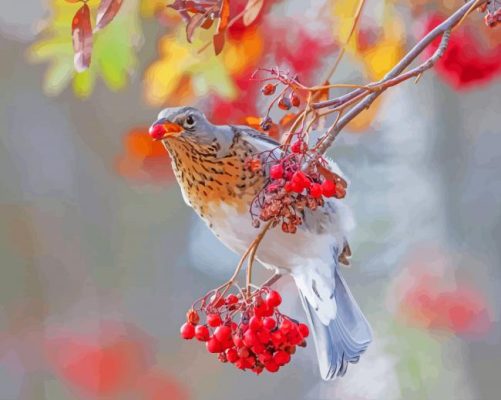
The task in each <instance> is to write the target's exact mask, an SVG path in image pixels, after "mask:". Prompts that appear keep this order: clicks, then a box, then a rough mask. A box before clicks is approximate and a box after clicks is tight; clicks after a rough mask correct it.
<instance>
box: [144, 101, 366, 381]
mask: <svg viewBox="0 0 501 400" xmlns="http://www.w3.org/2000/svg"><path fill="white" fill-rule="evenodd" d="M159 125H161V127H162V129H152V130H151V131H150V132H151V133H152V136H153V138H154V139H158V140H161V141H162V142H163V144H164V145H165V147H166V149H167V151H168V152H169V153H170V156H171V158H172V167H173V169H174V173H175V175H176V178H177V181H178V183H179V186H180V187H181V192H182V195H183V198H184V200H185V202H186V203H187V204H188V205H189V206H191V207H192V208H193V209H194V210H195V212H196V213H197V214H198V215H199V216H200V217H201V218H202V219H203V220H204V221H205V222H206V223H207V225H208V227H209V228H210V229H211V230H212V232H213V233H214V234H215V235H216V236H217V237H218V238H219V239H220V240H221V241H222V242H223V243H224V244H225V245H226V246H227V247H229V248H230V249H231V250H233V251H235V252H236V253H238V254H242V253H243V252H244V251H245V250H246V249H247V248H248V247H249V245H250V244H251V242H252V241H253V240H254V239H255V237H256V235H257V232H258V231H257V230H256V229H255V228H254V227H253V225H252V217H251V215H250V212H249V209H250V207H251V203H252V201H253V199H254V198H255V196H256V195H257V194H258V193H259V192H260V190H261V189H262V188H263V187H264V185H265V183H266V181H267V174H269V171H268V172H267V171H263V170H260V171H252V170H250V169H249V168H246V160H248V159H249V158H252V157H253V156H257V157H259V154H261V153H262V152H265V151H270V150H273V149H277V146H278V145H279V144H278V143H277V142H276V141H275V140H273V139H271V138H270V137H268V136H265V135H263V134H261V133H260V132H258V131H256V130H254V129H251V128H249V127H246V126H233V125H221V126H216V125H213V124H211V123H210V122H209V121H208V120H207V118H206V117H205V115H204V114H203V113H202V112H200V111H199V110H197V109H195V108H193V107H179V108H167V109H165V110H163V111H162V112H160V114H159V116H158V120H157V121H156V122H155V123H154V124H153V125H152V128H155V127H158V126H159ZM273 151H275V150H273ZM329 167H330V168H331V169H332V170H333V171H335V172H337V173H338V174H340V175H341V172H340V171H339V168H338V167H337V165H336V164H335V163H333V162H330V165H329ZM350 215H351V214H350V212H349V210H348V208H347V206H346V205H345V204H344V203H343V202H341V201H340V200H338V199H335V198H328V199H326V201H325V202H324V205H323V206H322V207H321V208H319V209H317V210H315V211H311V210H309V209H305V210H304V215H303V216H302V217H303V223H302V224H301V225H300V226H299V227H298V229H297V232H296V233H295V234H288V233H284V232H282V230H281V229H276V228H275V229H270V230H269V231H268V233H267V235H266V239H265V240H264V241H263V242H262V243H261V245H260V247H259V248H258V250H257V253H256V255H257V257H256V258H257V259H258V260H259V262H260V263H261V264H263V265H264V266H265V267H266V268H269V269H271V270H274V271H275V272H277V273H280V274H291V276H292V277H293V279H294V281H295V283H296V285H297V288H298V291H299V294H300V298H301V300H302V304H303V306H304V310H305V312H306V315H307V318H308V322H309V323H310V327H311V328H312V332H313V338H314V342H315V347H316V352H317V357H318V363H319V368H320V373H321V375H322V377H323V379H325V380H329V379H333V378H335V377H336V376H343V375H344V374H345V373H346V370H347V368H348V364H349V363H356V362H357V361H358V360H359V358H360V355H361V354H362V353H363V352H364V351H365V350H366V349H367V346H368V345H369V343H370V342H371V340H372V331H371V328H370V326H369V324H368V322H367V320H366V319H365V317H364V315H363V314H362V312H361V310H360V308H359V306H358V305H357V303H356V302H355V300H354V298H353V296H352V294H351V292H350V290H349V289H348V286H347V285H346V282H345V280H344V279H343V277H342V276H341V272H340V266H339V264H340V262H344V263H346V261H347V260H346V256H347V255H349V254H347V253H349V247H348V245H347V238H346V232H347V230H348V229H349V225H350V224H351V217H350Z"/></svg>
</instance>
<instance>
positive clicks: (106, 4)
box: [94, 0, 122, 32]
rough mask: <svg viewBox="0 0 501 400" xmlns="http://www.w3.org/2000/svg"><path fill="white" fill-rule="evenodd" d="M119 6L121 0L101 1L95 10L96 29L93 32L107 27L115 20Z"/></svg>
mask: <svg viewBox="0 0 501 400" xmlns="http://www.w3.org/2000/svg"><path fill="white" fill-rule="evenodd" d="M121 6H122V0H101V3H100V4H99V8H98V9H97V16H96V28H95V29H94V31H95V32H97V31H99V30H101V29H103V28H104V27H105V26H106V25H108V24H109V23H110V22H111V21H112V20H113V18H115V16H116V15H117V13H118V11H119V10H120V7H121Z"/></svg>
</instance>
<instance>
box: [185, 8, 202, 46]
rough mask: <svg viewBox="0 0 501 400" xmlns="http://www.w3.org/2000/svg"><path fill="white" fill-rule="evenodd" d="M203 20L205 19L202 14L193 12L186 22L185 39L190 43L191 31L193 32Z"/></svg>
mask: <svg viewBox="0 0 501 400" xmlns="http://www.w3.org/2000/svg"><path fill="white" fill-rule="evenodd" d="M204 21H205V15H204V14H195V15H194V16H192V17H191V18H190V22H188V23H187V24H186V40H188V42H189V43H191V38H192V37H193V33H195V30H196V29H197V28H198V27H199V26H200V25H202V23H203V22H204Z"/></svg>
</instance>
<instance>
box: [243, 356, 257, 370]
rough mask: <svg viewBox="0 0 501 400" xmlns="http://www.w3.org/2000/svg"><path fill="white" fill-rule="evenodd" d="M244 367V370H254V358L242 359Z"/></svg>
mask: <svg viewBox="0 0 501 400" xmlns="http://www.w3.org/2000/svg"><path fill="white" fill-rule="evenodd" d="M244 365H245V368H254V365H256V360H255V359H254V357H247V358H245V359H244Z"/></svg>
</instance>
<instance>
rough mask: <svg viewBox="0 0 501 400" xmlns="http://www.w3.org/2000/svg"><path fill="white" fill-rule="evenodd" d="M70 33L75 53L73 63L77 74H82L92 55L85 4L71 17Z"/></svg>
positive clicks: (88, 14)
mask: <svg viewBox="0 0 501 400" xmlns="http://www.w3.org/2000/svg"><path fill="white" fill-rule="evenodd" d="M71 32H72V37H73V51H74V53H75V55H74V58H73V63H74V65H75V69H76V70H77V72H82V71H85V70H86V69H87V68H89V65H90V60H91V55H92V26H91V23H90V10H89V6H88V5H87V4H84V5H83V6H82V7H80V9H79V10H78V11H77V12H76V14H75V16H74V17H73V21H72V23H71Z"/></svg>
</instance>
